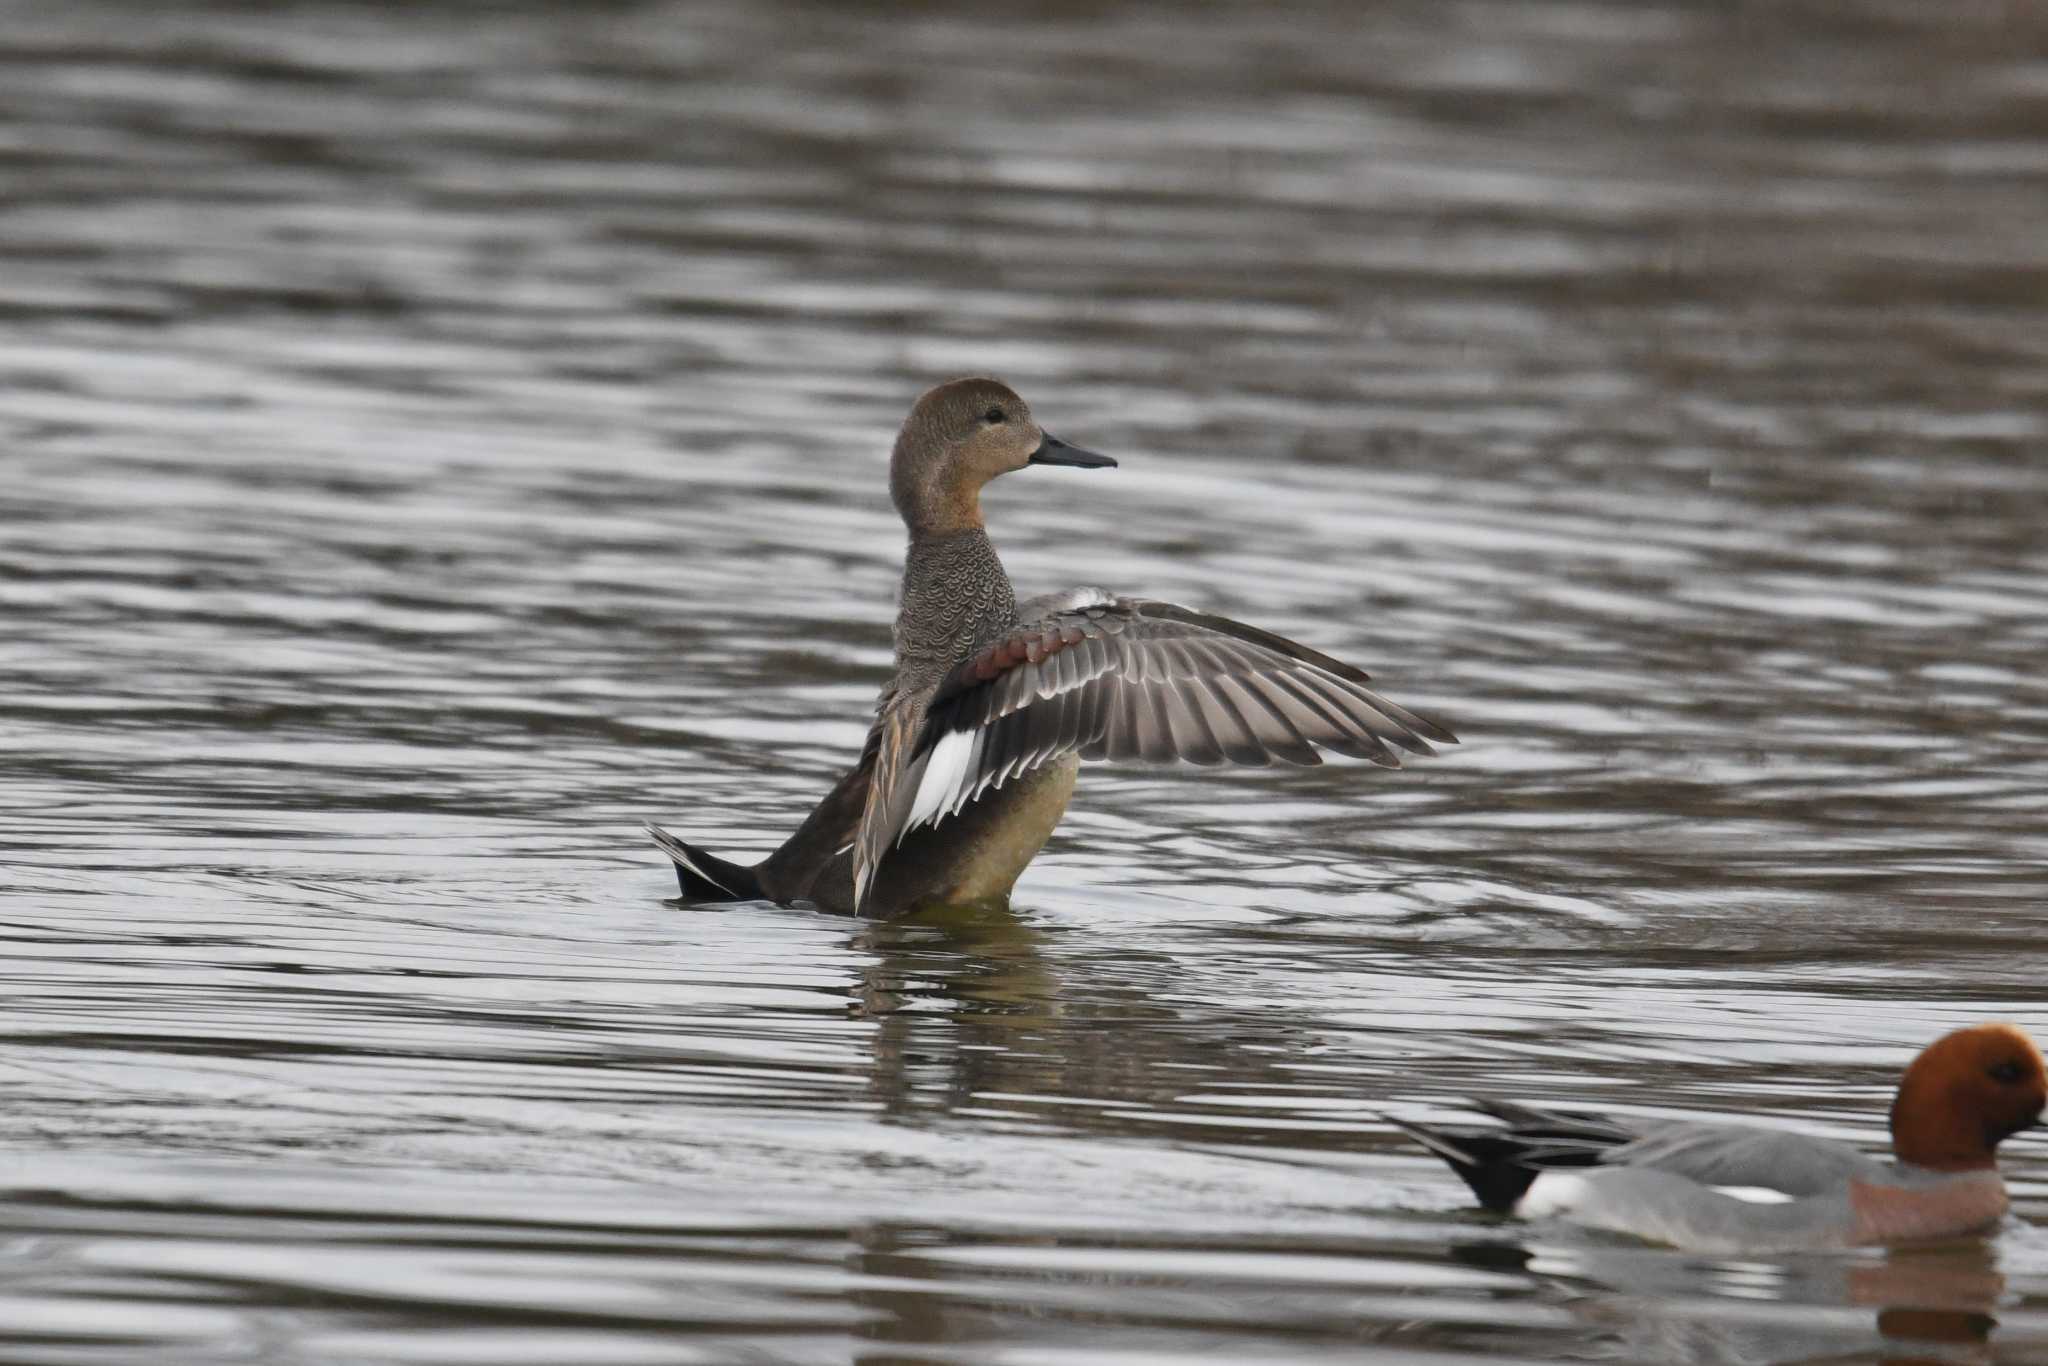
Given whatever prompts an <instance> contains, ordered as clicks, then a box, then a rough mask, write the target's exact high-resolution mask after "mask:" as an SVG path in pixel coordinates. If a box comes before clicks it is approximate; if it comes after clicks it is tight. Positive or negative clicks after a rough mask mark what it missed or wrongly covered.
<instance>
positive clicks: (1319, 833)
mask: <svg viewBox="0 0 2048 1366" xmlns="http://www.w3.org/2000/svg"><path fill="white" fill-rule="evenodd" d="M0 17H4V20H5V27H4V30H0V31H4V33H5V38H4V41H0V384H4V388H0V472H4V477H5V484H4V489H0V625H4V628H5V629H4V630H0V775H4V778H0V888H4V895H0V944H4V948H0V973H4V976H5V982H6V986H7V996H8V1005H9V1009H8V1011H7V1012H6V1016H5V1022H4V1030H5V1033H6V1042H7V1047H6V1049H5V1050H4V1055H0V1098H4V1101H5V1114H6V1122H5V1124H4V1125H0V1361H9V1362H37V1363H44V1362H58V1361H63V1362H92V1363H103V1362H113V1361H122V1362H126V1361H137V1360H146V1361H150V1362H167V1363H168V1362H191V1363H214V1362H228V1361H251V1360H254V1361H264V1362H298V1361H305V1362H315V1361H317V1362H344V1361H345V1362H350V1363H358V1362H378V1363H383V1362H457V1361H461V1362H480V1363H508V1362H522V1361H530V1362H544V1363H566V1362H578V1363H583V1362H591V1363H596V1362H605V1363H611V1362H620V1363H633V1362H663V1363H671V1362H681V1361H700V1360H701V1361H707V1362H737V1361H762V1362H766V1361H775V1362H813V1361H817V1362H833V1361H844V1360H848V1359H854V1360H862V1361H868V1362H874V1363H881V1362H892V1363H893V1362H910V1361H916V1362H942V1361H944V1362H952V1361H957V1362H975V1363H985V1362H1000V1363H1034V1364H1035V1363H1046V1362H1056V1363H1067V1362H1079V1361H1091V1362H1092V1361H1102V1360H1114V1361H1122V1362H1131V1363H1138V1362H1150V1361H1161V1360H1180V1359H1186V1358H1191V1357H1194V1356H1198V1355H1201V1356H1205V1357H1206V1358H1207V1359H1215V1360H1229V1361H1274V1362H1295V1361H1302V1362H1306V1361H1335V1360H1356V1359H1372V1360H1384V1361H1389V1362H1393V1361H1459V1360H1486V1361H1499V1360H1517V1359H1520V1360H1559V1359H1570V1360H1583V1359H1588V1358H1597V1359H1603V1360H1615V1361H1628V1362H1636V1361H1644V1362H1648V1361H1685V1362H1745V1363H1748V1362H1793V1361H1828V1362H1851V1361H1854V1362H1873V1361H1883V1360H1942V1361H1969V1362H2038V1361H2048V1234H2044V1233H2043V1232H2042V1231H2040V1230H2039V1229H2038V1228H2036V1227H2035V1224H2036V1223H2037V1222H2038V1221H2041V1220H2043V1219H2044V1218H2048V1155H2044V1153H2043V1151H2042V1150H2041V1149H2040V1148H2039V1146H2038V1145H2035V1146H2033V1147H2028V1146H2026V1145H2024V1144H2020V1145H2015V1146H2016V1148H2017V1149H2018V1150H2017V1151H2016V1152H2015V1153H2014V1155H2013V1162H2012V1174H2013V1176H2014V1178H2015V1187H2016V1190H2017V1194H2018V1204H2019V1214H2020V1216H2021V1217H2020V1219H2019V1220H2018V1221H2016V1222H2015V1223H2014V1224H2013V1225H2012V1226H2011V1227H2009V1228H2007V1229H2005V1230H2003V1231H2002V1232H2001V1233H2000V1234H1999V1235H1998V1236H1997V1237H1996V1238H1994V1239H1990V1240H1985V1241H1977V1242H1970V1243H1966V1244H1960V1245H1955V1246H1949V1247H1942V1248H1934V1249H1917V1250H1912V1251H1903V1252H1895V1253H1892V1254H1890V1255H1871V1256H1864V1257H1854V1258H1830V1259H1812V1260H1802V1259H1770V1260H1761V1261H1753V1262H1749V1261H1733V1262H1721V1261H1711V1260H1702V1259H1697V1258H1687V1257H1682V1256H1678V1255H1676V1254H1669V1253H1663V1252H1657V1251H1645V1250H1643V1249H1639V1248H1633V1247H1624V1246H1620V1245H1618V1244H1615V1243H1612V1242H1609V1241H1605V1240H1601V1239H1597V1238H1593V1237H1590V1236H1579V1235H1574V1234H1572V1233H1570V1232H1568V1231H1561V1230H1557V1229H1552V1228H1522V1227H1514V1226H1502V1225H1497V1224H1494V1223H1492V1222H1490V1221H1488V1220H1486V1219H1484V1218H1482V1217H1479V1216H1476V1215H1474V1214H1472V1213H1470V1212H1468V1211H1466V1210H1465V1209H1463V1208H1462V1202H1461V1200H1460V1198H1459V1196H1460V1192H1459V1191H1458V1190H1457V1189H1455V1188H1454V1187H1453V1186H1452V1184H1451V1183H1450V1181H1449V1179H1448V1177H1447V1176H1446V1174H1445V1173H1443V1172H1442V1171H1440V1170H1438V1169H1437V1168H1435V1167H1434V1166H1433V1165H1432V1163H1431V1162H1430V1161H1429V1160H1427V1159H1426V1158H1424V1157H1422V1156H1421V1155H1419V1154H1417V1153H1415V1152H1413V1151H1411V1150H1410V1149H1408V1148H1406V1147H1405V1146H1403V1145H1402V1144H1401V1143H1399V1142H1397V1141H1396V1140H1395V1138H1394V1136H1393V1135H1392V1134H1391V1133H1390V1131H1389V1130H1388V1129H1387V1128H1386V1126H1385V1125H1384V1124H1383V1123H1381V1122H1380V1120H1379V1119H1378V1118H1377V1117H1376V1115H1377V1112H1378V1111H1380V1110H1382V1109H1389V1108H1391V1109H1397V1110H1404V1111H1410V1112H1414V1113H1418V1114H1420V1113H1429V1112H1432V1111H1442V1110H1443V1109H1445V1108H1446V1107H1448V1106H1450V1105H1452V1104H1454V1103H1455V1101H1456V1098H1457V1097H1459V1096H1462V1095H1464V1094H1467V1093H1470V1092H1488V1091H1501V1092H1507V1093H1511V1094H1514V1095H1518V1096H1522V1097H1526V1098H1528V1099H1532V1100H1537V1101H1544V1100H1556V1099H1563V1098H1572V1099H1583V1100H1586V1101H1590V1102H1594V1103H1603V1104H1610V1105H1615V1106H1619V1107H1623V1108H1627V1109H1632V1110H1641V1109H1651V1110H1656V1111H1658V1112H1660V1113H1718V1112H1725V1111H1748V1112H1752V1113H1755V1114H1758V1115H1760V1116H1763V1117H1768V1118H1772V1119H1782V1120H1788V1121H1795V1122H1801V1123H1806V1124H1809V1125H1813V1126H1815V1127H1819V1128H1823V1129H1826V1130H1829V1131H1832V1132H1836V1133H1840V1134H1843V1135H1847V1136H1852V1137H1856V1138H1859V1139H1864V1140H1870V1141H1875V1140H1877V1139H1878V1138H1879V1137H1880V1133H1879V1129H1878V1123H1879V1116H1881V1114H1882V1110H1883V1104H1884V1100H1885V1096H1886V1093H1887V1091H1888V1088H1889V1085H1890V1079H1891V1078H1892V1076H1893V1075H1894V1073H1895V1070H1896V1068H1897V1067H1898V1066H1899V1065H1900V1063H1901V1062H1902V1061H1903V1060H1904V1059H1905V1057H1906V1056H1907V1055H1908V1054H1909V1053H1910V1051H1911V1050H1912V1049H1913V1048H1914V1047H1916V1046H1917V1045H1919V1044H1920V1043H1922V1042H1924V1041H1925V1040H1926V1039H1928V1038H1929V1037H1931V1036H1932V1035H1933V1034H1934V1033H1935V1032H1937V1031H1939V1030H1941V1029H1944V1028H1947V1027H1949V1026H1952V1025H1955V1024H1959V1023H1962V1022H1965V1021H1972V1020H1976V1019H1980V1018H1985V1017H2000V1016H2002V1017H2011V1018H2016V1019H2019V1020H2021V1021H2023V1022H2026V1023H2029V1024H2031V1025H2033V1026H2034V1027H2035V1028H2036V1030H2037V1031H2038V1030H2042V1029H2048V991H2044V988H2043V985H2042V982H2043V967H2044V962H2043V957H2042V950H2041V944H2042V941H2043V936H2044V933H2048V898H2044V892H2048V871H2044V870H2048V828H2044V825H2043V821H2042V810H2043V797H2042V794H2043V792H2044V790H2048V691H2044V689H2043V686H2042V682H2041V668H2040V666H2041V661H2042V660H2043V659H2044V658H2048V577H2044V574H2048V538H2044V537H2043V535H2042V533H2041V528H2042V526H2043V525H2044V523H2048V464H2044V461H2043V458H2042V447H2043V438H2044V435H2048V417H2044V414H2048V378H2044V377H2048V272H2044V270H2043V265H2042V261H2043V257H2042V246H2041V244H2042V242H2043V241H2044V240H2048V211H2044V208H2043V206H2044V205H2048V193H2044V191H2048V28H2044V26H2043V23H2042V21H2041V16H2040V15H2039V14H2038V13H2037V12H2036V11H2035V10H2034V9H2033V8H2031V7H2029V6H2027V5H2024V4H2020V5H2012V4H2005V5H1965V6H1944V7H1918V6H1908V5H1891V4H1884V3H1878V2H1877V0H1869V2H1868V3H1855V4H1847V5H1828V6H1822V5H1807V4H1792V5H1769V6H1763V5H1746V4H1734V5H1728V6H1700V5H1682V4H1675V3H1674V4H1649V5H1632V6H1609V5H1600V4H1551V3H1537V4H1473V5H1457V6H1442V5H1434V4H1395V5H1389V6H1376V7H1372V8H1371V9H1370V10H1365V11H1360V10H1355V9H1354V8H1353V7H1349V6H1334V5H1333V6H1328V7H1316V6H1302V7H1297V8H1292V9H1290V10H1288V11H1286V12H1285V14H1284V15H1283V14H1278V13H1275V12H1271V11H1267V10H1259V11H1250V10H1247V11H1244V12H1242V13H1229V12H1225V11H1221V10H1204V11H1200V12H1190V11H1187V10H1184V9H1182V8H1180V7H1173V6H1130V7H1111V8H1106V9H1096V8H1081V9H1074V10H1071V11H1067V12H1062V13H1061V14H1059V15H1058V16H1056V17H1051V18H1026V17H1017V16H1016V15H1015V14H1014V12H1013V11H1009V10H989V11H987V12H980V13H971V14H961V13H957V12H952V11H946V12H941V11H925V10H921V9H915V8H912V9H895V10H877V11H868V12H862V13H851V12H841V11H839V10H837V9H830V8H818V9H812V8H807V7H802V6H784V5H762V6H751V7H740V6H734V7H730V8H716V7H696V6H687V5H671V4H648V5H636V6H591V7H569V6H563V7H548V6H528V7H519V6H494V7H490V8H488V9H483V8H476V7H469V6H459V5H437V6H415V7H412V8H410V9H408V10H406V11H405V12H404V13H403V14H402V15H401V14H399V13H397V12H385V11H380V10H375V9H365V8H360V7H355V6H349V5H341V4H321V3H314V4H305V5H298V6H292V7H287V8H267V7H248V6H232V5H225V4H223V5H218V6H209V5H201V4H187V5H182V6H176V7H155V8H150V7H131V6H120V5H113V4H98V3H93V4H74V5H67V6H39V5H13V6H7V7H5V8H4V9H0ZM969 370H992V371H996V372H999V373H1002V374H1004V375H1006V376H1008V377H1009V378H1011V379H1013V380H1014V381H1015V382H1016V383H1017V384H1018V385H1019V386H1020V387H1021V388H1022V389H1024V391H1025V392H1026V393H1027V394H1028V395H1029V396H1030V397H1031V398H1032V399H1033V401H1034V403H1035V404H1036V406H1037V408H1038V409H1039V411H1040V412H1041V413H1042V414H1043V415H1044V416H1045V417H1046V418H1047V420H1048V421H1049V422H1051V423H1053V424H1054V425H1056V427H1057V428H1058V429H1059V430H1061V431H1063V432H1066V433H1068V434H1069V435H1071V436H1073V437H1074V438H1075V439H1076V440H1082V441H1085V442H1086V443H1087V444H1089V445H1091V446H1095V447H1098V448H1100V449H1103V450H1107V451H1111V452H1114V453H1116V454H1117V455H1119V456H1120V457H1122V458H1123V460H1124V468H1123V469H1122V470H1121V471H1118V472H1117V473H1116V474H1114V475H1104V476H1101V477H1097V478H1083V477H1081V476H1075V475H1062V474H1060V473H1058V472H1033V473H1032V474H1030V475H1028V476H1021V477H1019V478H1017V479H1015V480H1011V481H1006V482H1005V484H1004V485H1002V486H1000V487H999V489H998V490H997V491H996V492H995V493H994V494H993V495H992V496H991V499H990V512H991V516H992V518H993V520H994V525H995V530H996V533H997V535H998V538H999V541H1000V543H1001V544H1002V545H1003V547H1004V550H1005V554H1006V556H1007V557H1008V559H1009V562H1010V565H1011V568H1012V571H1013V573H1014V574H1015V575H1016V577H1017V578H1018V579H1019V581H1020V583H1022V584H1024V585H1026V586H1027V587H1029V588H1032V589H1034V590H1035V589H1043V588H1051V587H1055V586H1062V585H1066V584H1070V583H1076V582H1098V583H1105V584H1109V585H1112V586H1117V587H1121V588H1127V589H1131V590H1141V591H1144V592H1147V593H1151V594H1154V595H1158V596H1163V597H1174V598H1179V599H1182V600H1186V601H1191V602H1196V603H1200V604H1203V605H1205V606H1208V607H1211V608H1213V609H1216V610H1220V611H1224V612H1227V613H1231V614H1234V615H1240V616H1243V617H1246V618H1249V619H1251V620H1254V621H1257V622H1259V623H1261V624H1264V625H1267V626H1270V627H1273V628H1275V629H1278V630H1282V631H1286V632H1289V633H1291V634H1298V635H1301V636H1304V637H1305V638H1308V639H1310V640H1313V641H1314V642H1315V643H1317V644H1318V645H1320V646H1323V647H1325V648H1328V649H1331V650H1333V651H1335V652H1337V653H1339V654H1342V655H1345V656H1348V657H1354V658H1357V659H1360V660H1362V661H1364V662H1365V663H1367V664H1368V665H1369V666H1370V667H1372V668H1374V669H1375V671H1376V672H1377V673H1378V674H1379V675H1380V677H1381V679H1382V680H1383V681H1384V682H1385V684H1386V686H1387V688H1388V690H1389V691H1390V692H1391V693H1392V694H1393V695H1394V696H1396V697H1398V698H1400V699H1402V700H1403V701H1409V702H1412V703H1414V704H1415V705H1417V706H1420V707H1424V708H1427V709H1431V710H1434V711H1436V712H1439V713H1441V714H1442V715H1444V716H1445V717H1446V718H1447V719H1449V720H1451V721H1452V722H1453V723H1454V724H1455V725H1456V726H1457V727H1458V728H1459V729H1460V730H1461V731H1462V732H1463V733H1464V734H1465V736H1466V737H1467V743H1466V744H1465V746H1463V747H1462V748H1461V749H1460V750H1459V751H1457V752H1456V753H1455V755H1453V756H1451V757H1449V758H1448V759H1446V760H1445V761H1444V762H1441V763H1437V764H1431V765H1424V766H1418V767H1416V768H1414V769H1411V770H1409V771H1408V772H1405V773H1402V774H1398V775H1380V774H1369V773H1360V772H1359V771H1357V770H1356V769H1354V768H1350V767H1331V768H1328V769H1323V770H1318V771H1315V772H1312V773H1228V774H1223V773H1218V774H1208V775H1203V776H1201V777H1199V778H1191V777H1189V776H1188V775H1185V774H1147V773H1141V772H1131V771H1122V772H1110V771H1102V772H1095V773H1091V774H1089V775H1088V776H1087V778H1086V780H1085V783H1084V787H1083V790H1082V793H1081V796H1080V799H1079V801H1078V803H1077V806H1076V809H1075V811H1074V813H1073V815H1072V816H1071V817H1070V819H1069V821H1068V823H1067V825H1066V826H1065V828H1064V830H1063V833H1062V835H1061V836H1060V838H1059V839H1058V840H1056V842H1055V844H1054V846H1053V849H1052V850H1051V852H1050V853H1049V854H1048V855H1047V857H1046V858H1045V859H1043V860H1042V861H1041V862H1040V863H1039V864H1038V865H1036V866H1035V867H1034V868H1033V870H1032V871H1031V873H1030V874H1029V875H1028V876H1027V878H1026V880H1025V882H1024V884H1023V886H1022V889H1021V892H1020V895H1019V898H1018V909H1017V910H1016V912H1015V913H1014V914H1012V915H1008V916H1000V917H979V918H970V919H967V920H965V921H957V922H952V923H909V924H900V925H888V926H849V925H847V924H845V923H832V922H827V921H824V920H821V919H818V918H815V917H811V916H807V915H804V914H801V913H796V912H789V911H780V910H775V909H770V908H756V907H744V908H735V909H730V910H725V911H719V912H704V913H692V914H683V913H679V912H678V911H676V910H675V909H674V908H672V907H670V906H668V905H666V904H665V902H664V898H666V897H667V896H669V895H671V894H672V883H671V882H670V879H669V876H668V873H667V871H666V869H665V868H663V867H662V866H660V864H659V862H658V860H657V858H656V857H655V856H654V854H653V852H652V851H651V850H650V849H648V848H647V847H646V846H645V844H644V842H643V841H642V839H641V837H640V836H639V834H638V833H637V824H638V822H639V821H640V820H641V819H643V818H646V817H649V816H653V817H658V818H661V819H664V820H668V821H671V822H673V823H674V824H676V825H678V826H679V827H680V828H683V829H686V830H688V831H690V832H692V833H693V834H695V835H696V836H698V837H701V838H702V839H703V840H704V841H705V842H706V843H708V844H710V845H712V846H713V847H718V848H730V849H736V850H747V849H757V848H759V847H761V845H762V843H763V842H764V841H765V840H766V839H767V838H768V837H769V836H770V835H771V834H773V833H774V832H777V831H779V830H781V829H782V828H784V827H786V826H787V825H788V824H789V823H790V822H791V821H793V820H794V819H795V817H796V816H797V814H798V813H800V812H801V810H802V809H803V808H804V807H805V806H806V805H807V803H808V801H809V800H810V799H811V798H812V797H813V796H814V795H815V794H816V793H817V792H818V791H819V790H820V789H821V788H822V786H823V785H824V783H825V782H826V781H827V780H828V778H829V776H830V775H831V774H832V773H833V772H834V770H835V769H836V768H837V766H839V765H841V764H843V763H844V762H845V760H846V759H847V757H848V756H849V755H850V753H851V752H852V751H853V748H854V747H855V746H856V745H857V744H858V742H859V739H860V735H861V730H862V718H863V716H864V714H865V713H866V711H867V709H868V707H869V705H870V703H871V701H872V697H873V693H874V689H875V686H876V684H877V682H878V681H879V680H880V678H881V676H882V673H883V670H884V668H885V666H886V662H887V640H886V631H885V624H886V622H887V619H888V617H889V615H890V611H891V606H890V594H891V592H892V590H893V586H894V578H895V574H896V568H897V557H898V550H899V534H898V531H897V528H896V525H895V522H894V519H893V516H892V514H891V513H890V511H889V509H888V506H887V503H886V499H885V498H884V496H883V493H882V484H881V471H882V456H883V452H884V451H885V450H886V447H887V442H888V439H889V436H890V433H891V431H892V430H893V427H894V424H895V422H896V421H897V420H898V419H899V418H900V415H901V413H902V410H903V408H904V406H905V404H906V403H907V401H908V399H909V398H910V396H912V395H913V394H914V393H915V392H916V391H917V389H918V388H919V387H920V386H922V385H923V384H925V383H927V382H929V381H931V380H933V379H935V378H938V377H943V376H946V375H949V374H952V373H957V372H962V371H969Z"/></svg>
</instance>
